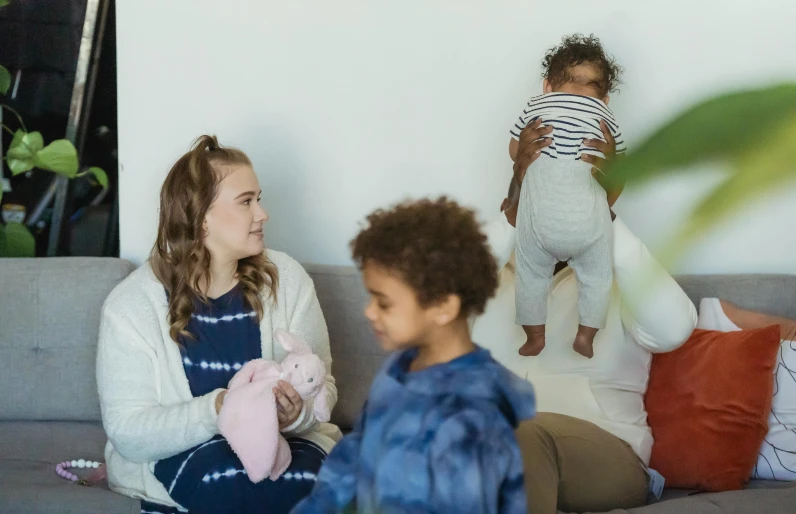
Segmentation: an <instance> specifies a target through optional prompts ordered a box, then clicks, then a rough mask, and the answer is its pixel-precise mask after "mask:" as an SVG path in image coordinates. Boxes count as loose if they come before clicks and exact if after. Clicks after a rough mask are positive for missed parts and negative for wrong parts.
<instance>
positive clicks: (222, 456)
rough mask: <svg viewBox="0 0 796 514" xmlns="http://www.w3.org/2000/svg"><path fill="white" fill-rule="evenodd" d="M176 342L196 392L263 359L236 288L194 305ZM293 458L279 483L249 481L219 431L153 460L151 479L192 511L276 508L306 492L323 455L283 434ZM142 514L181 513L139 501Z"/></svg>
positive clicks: (223, 383)
mask: <svg viewBox="0 0 796 514" xmlns="http://www.w3.org/2000/svg"><path fill="white" fill-rule="evenodd" d="M187 328H188V331H189V332H190V333H191V334H193V335H194V336H196V338H195V339H186V340H183V341H181V342H182V349H181V350H180V352H181V354H182V362H183V369H184V370H185V375H186V376H187V378H188V383H189V385H190V387H191V393H192V394H193V395H194V396H195V397H196V396H202V395H204V394H207V393H210V392H212V391H214V390H215V389H218V388H220V387H222V388H224V387H227V384H228V383H229V381H230V379H231V378H232V377H233V376H234V375H235V373H236V372H237V371H238V370H239V369H240V368H241V367H242V366H243V365H244V364H245V363H246V362H248V361H250V360H252V359H258V358H260V357H262V348H261V346H260V327H259V325H258V323H257V316H256V314H255V313H254V312H253V311H252V309H251V308H248V307H247V306H246V303H245V301H244V297H243V294H242V293H241V290H240V287H235V288H233V289H232V290H231V291H229V292H228V293H226V294H225V295H223V296H220V297H219V298H216V299H214V300H210V302H209V304H207V305H204V304H201V305H197V307H196V309H195V311H194V314H193V315H192V316H191V320H190V322H189V323H188V327H187ZM288 443H289V444H290V449H291V451H292V455H293V461H292V463H291V465H290V467H289V468H288V470H287V471H286V472H285V473H284V474H283V475H282V477H281V478H279V480H277V481H271V480H269V479H266V480H263V481H262V482H260V483H259V484H253V483H252V482H251V481H250V480H249V478H248V476H247V475H246V472H245V471H244V469H243V465H242V464H241V462H240V460H239V459H238V457H237V456H236V455H235V453H234V452H233V451H232V449H231V448H230V446H229V444H228V443H227V441H226V439H224V438H223V437H221V436H220V435H218V436H216V437H214V438H212V439H210V440H209V441H207V442H205V443H203V444H200V445H199V446H196V447H195V448H191V449H189V450H187V451H184V452H182V453H179V454H177V455H174V456H173V457H170V458H168V459H163V460H160V461H158V462H157V463H156V464H155V477H157V479H158V480H159V481H160V482H161V483H162V484H163V486H164V487H165V488H166V490H167V491H168V492H169V495H171V498H172V499H173V500H174V501H175V502H177V503H179V504H180V505H182V506H183V507H185V508H186V509H188V511H189V512H190V513H191V514H195V513H196V514H198V513H213V514H221V513H235V514H247V513H258V514H281V513H287V512H290V509H291V508H292V507H293V506H294V505H295V504H296V503H298V501H299V500H301V499H302V498H303V497H305V496H306V495H307V494H309V492H310V491H311V490H312V487H313V486H314V485H315V475H316V473H317V472H318V470H319V469H320V467H321V464H322V463H323V460H324V458H325V457H326V453H325V452H324V451H323V450H322V449H321V448H320V447H319V446H317V445H316V444H314V443H312V442H310V441H307V440H304V439H300V438H291V439H288ZM141 512H142V514H145V513H146V514H149V513H163V514H172V513H176V512H180V511H179V510H178V509H174V508H171V507H166V506H161V505H156V504H153V503H150V502H146V501H145V502H142V504H141Z"/></svg>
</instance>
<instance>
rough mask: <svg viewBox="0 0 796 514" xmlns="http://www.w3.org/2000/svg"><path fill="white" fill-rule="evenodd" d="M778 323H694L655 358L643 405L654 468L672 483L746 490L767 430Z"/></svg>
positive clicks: (683, 486)
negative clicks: (683, 338) (716, 327)
mask: <svg viewBox="0 0 796 514" xmlns="http://www.w3.org/2000/svg"><path fill="white" fill-rule="evenodd" d="M779 337H780V329H779V326H770V327H765V328H760V329H756V330H744V331H742V332H728V333H725V332H717V331H710V330H700V329H697V330H695V331H694V333H693V334H692V335H691V337H690V338H689V339H688V341H687V342H686V343H685V344H684V345H683V346H681V347H680V348H678V349H676V350H674V351H672V352H669V353H662V354H656V355H655V356H654V357H653V359H652V366H651V369H650V374H649V385H648V388H647V394H646V395H645V397H644V403H645V405H646V407H647V422H648V423H649V426H650V428H651V429H652V436H653V437H654V438H655V445H654V446H653V447H652V457H651V458H650V466H651V467H652V468H653V469H655V470H657V471H659V472H660V473H662V474H663V476H665V477H666V483H667V484H669V485H670V486H672V487H681V488H686V489H700V490H703V491H727V490H737V489H742V488H743V485H744V483H745V482H746V481H747V479H748V477H749V473H750V471H751V470H752V468H753V467H754V464H755V461H756V460H757V451H758V450H759V448H760V444H761V443H762V442H763V438H764V437H765V436H766V433H767V432H768V425H767V419H768V416H769V412H770V410H771V394H772V390H773V387H774V383H773V381H772V380H771V374H772V372H773V370H774V365H775V362H776V356H777V351H778V350H779V346H780V344H779V342H780V339H779Z"/></svg>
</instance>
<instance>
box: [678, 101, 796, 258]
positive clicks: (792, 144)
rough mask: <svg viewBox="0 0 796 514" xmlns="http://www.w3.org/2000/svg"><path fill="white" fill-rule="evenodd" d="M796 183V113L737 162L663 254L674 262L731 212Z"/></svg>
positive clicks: (697, 208) (694, 212)
mask: <svg viewBox="0 0 796 514" xmlns="http://www.w3.org/2000/svg"><path fill="white" fill-rule="evenodd" d="M792 182H793V183H796V116H794V117H792V118H791V119H789V120H787V122H786V123H782V124H780V126H779V129H778V130H777V132H776V133H775V134H772V135H771V136H769V137H768V138H767V139H765V140H762V141H759V146H758V147H757V148H754V149H748V150H747V151H746V152H744V154H743V155H741V156H739V157H738V159H737V160H736V162H735V166H734V173H733V174H732V175H730V177H729V178H728V179H727V180H726V181H725V182H723V183H722V184H720V185H719V186H718V187H717V188H716V189H715V190H713V192H712V193H711V194H710V195H709V196H708V197H707V198H705V199H704V200H703V201H702V202H701V203H700V204H699V205H698V206H697V207H696V208H695V209H694V211H693V213H692V214H691V216H690V217H689V218H688V220H687V221H686V224H685V226H683V228H682V229H681V231H680V232H679V234H677V235H676V236H675V237H674V239H673V240H672V243H671V244H669V245H667V250H666V253H665V255H664V256H663V257H662V261H664V264H665V265H671V264H673V263H674V262H675V261H676V260H677V259H678V258H679V257H680V255H682V253H683V251H685V249H686V248H687V247H688V246H689V245H690V244H691V243H693V242H694V241H696V240H697V239H698V238H699V237H700V236H702V235H703V234H704V233H705V232H707V231H708V230H709V229H710V228H712V227H713V226H715V225H716V224H717V223H718V222H720V221H721V220H722V219H723V218H724V217H726V216H727V215H728V214H730V213H732V212H734V211H737V210H738V209H739V208H741V207H743V206H744V205H745V204H748V203H749V202H751V201H752V200H754V199H756V198H759V197H761V196H762V195H763V194H765V193H769V192H772V191H774V190H776V189H777V188H781V187H784V186H787V185H788V184H789V183H792Z"/></svg>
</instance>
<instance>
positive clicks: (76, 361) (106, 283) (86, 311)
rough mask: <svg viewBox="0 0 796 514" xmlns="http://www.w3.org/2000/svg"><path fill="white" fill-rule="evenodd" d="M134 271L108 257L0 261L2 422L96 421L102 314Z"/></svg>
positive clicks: (123, 263)
mask: <svg viewBox="0 0 796 514" xmlns="http://www.w3.org/2000/svg"><path fill="white" fill-rule="evenodd" d="M132 269H133V266H132V264H130V263H129V262H127V261H124V260H121V259H110V258H108V259H103V258H51V259H0V284H2V288H0V289H2V290H3V292H4V294H2V295H0V326H1V327H2V330H0V354H2V356H3V366H0V391H3V394H0V420H99V419H100V410H99V400H98V398H97V385H96V380H95V376H94V359H95V355H96V348H97V336H98V332H99V320H100V309H101V307H102V303H103V301H104V300H105V297H107V296H108V293H110V291H111V289H113V288H114V287H115V286H116V284H118V283H119V282H120V281H121V280H122V279H123V278H124V277H126V276H127V275H128V274H129V273H130V271H131V270H132ZM9 292H13V294H10V293H9Z"/></svg>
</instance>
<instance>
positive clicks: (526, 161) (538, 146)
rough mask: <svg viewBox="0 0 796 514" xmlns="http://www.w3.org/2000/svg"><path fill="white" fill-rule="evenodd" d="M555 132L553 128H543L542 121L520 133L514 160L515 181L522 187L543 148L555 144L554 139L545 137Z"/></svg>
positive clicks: (531, 124)
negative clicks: (528, 171)
mask: <svg viewBox="0 0 796 514" xmlns="http://www.w3.org/2000/svg"><path fill="white" fill-rule="evenodd" d="M551 132H553V127H543V126H542V119H541V118H539V119H538V120H536V121H534V122H533V123H530V124H528V125H526V126H525V128H524V129H522V132H520V141H519V146H518V148H517V158H516V159H514V180H516V181H517V184H518V185H522V179H524V178H525V172H526V171H527V170H528V166H530V165H531V163H532V162H533V161H535V160H536V159H538V158H539V155H541V153H540V152H541V151H542V149H543V148H545V147H547V146H550V145H551V144H552V143H553V138H550V137H547V138H545V137H544V136H546V135H548V134H550V133H551Z"/></svg>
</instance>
